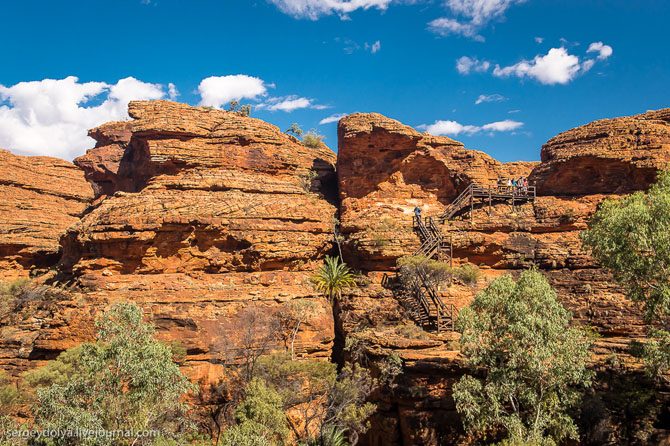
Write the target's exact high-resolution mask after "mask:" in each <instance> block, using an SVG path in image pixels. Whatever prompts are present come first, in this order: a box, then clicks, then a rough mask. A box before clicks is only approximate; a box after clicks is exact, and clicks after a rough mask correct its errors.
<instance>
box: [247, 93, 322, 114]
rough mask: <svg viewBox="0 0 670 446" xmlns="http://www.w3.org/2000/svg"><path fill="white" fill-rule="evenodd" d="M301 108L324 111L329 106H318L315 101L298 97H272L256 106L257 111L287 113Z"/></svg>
mask: <svg viewBox="0 0 670 446" xmlns="http://www.w3.org/2000/svg"><path fill="white" fill-rule="evenodd" d="M301 108H311V109H315V110H323V109H326V108H328V106H326V105H320V104H316V103H315V102H314V99H310V98H304V97H300V96H297V95H291V96H283V97H281V96H280V97H272V98H269V99H268V100H267V101H265V102H263V103H261V104H259V105H257V106H256V109H257V110H270V111H283V112H287V113H290V112H292V111H294V110H299V109H301Z"/></svg>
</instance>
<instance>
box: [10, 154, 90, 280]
mask: <svg viewBox="0 0 670 446" xmlns="http://www.w3.org/2000/svg"><path fill="white" fill-rule="evenodd" d="M0 195H2V200H1V201H0V280H2V281H8V280H11V279H13V278H17V277H24V276H27V275H28V274H29V273H30V270H31V269H34V268H38V269H41V268H48V267H51V266H53V265H55V264H56V263H57V262H58V259H59V252H60V245H59V238H60V237H61V235H63V234H64V233H65V230H66V229H67V228H68V227H69V226H71V225H73V224H74V223H76V222H77V221H78V219H79V217H80V216H81V215H82V213H83V212H84V210H85V209H86V207H87V205H88V203H89V202H90V201H91V199H92V198H93V191H92V190H91V187H90V186H89V184H88V183H87V182H86V180H85V179H84V175H83V173H82V172H81V171H80V170H79V169H77V168H76V167H75V166H74V165H72V164H71V163H68V162H66V161H63V160H60V159H57V158H49V157H41V156H39V157H38V156H18V155H14V154H12V153H10V152H8V151H6V150H0Z"/></svg>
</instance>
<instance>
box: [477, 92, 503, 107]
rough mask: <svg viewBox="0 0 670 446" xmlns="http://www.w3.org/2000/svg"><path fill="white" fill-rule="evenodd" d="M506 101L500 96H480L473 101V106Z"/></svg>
mask: <svg viewBox="0 0 670 446" xmlns="http://www.w3.org/2000/svg"><path fill="white" fill-rule="evenodd" d="M505 100H507V98H506V97H505V96H503V95H501V94H497V93H494V94H480V95H479V97H478V98H477V100H476V101H475V105H479V104H482V103H484V102H502V101H505Z"/></svg>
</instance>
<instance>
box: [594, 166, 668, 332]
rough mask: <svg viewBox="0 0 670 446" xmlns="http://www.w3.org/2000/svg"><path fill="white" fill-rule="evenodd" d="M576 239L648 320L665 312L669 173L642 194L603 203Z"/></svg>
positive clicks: (637, 193)
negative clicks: (641, 309) (588, 249)
mask: <svg viewBox="0 0 670 446" xmlns="http://www.w3.org/2000/svg"><path fill="white" fill-rule="evenodd" d="M582 240H583V242H584V244H585V245H586V246H587V247H589V248H590V249H591V252H592V254H593V256H594V257H595V258H596V260H598V262H600V264H601V265H603V266H604V267H606V268H608V269H610V270H611V271H612V272H613V274H614V276H615V278H616V280H617V281H618V282H620V283H621V284H622V285H623V286H624V287H625V288H626V291H627V294H628V296H629V297H630V298H631V299H632V300H635V301H638V302H643V303H644V305H645V308H646V315H647V318H648V319H649V320H652V319H656V318H660V317H664V316H667V315H668V314H669V313H670V172H665V173H663V174H661V175H660V177H659V180H658V182H657V183H656V184H655V185H654V186H652V188H651V189H650V190H649V192H648V193H644V192H636V193H634V194H632V195H629V196H627V197H625V198H623V199H620V200H616V199H610V200H606V201H605V202H603V203H602V204H601V206H600V208H599V209H598V212H596V213H595V215H594V216H593V217H592V219H591V221H590V222H589V229H588V230H586V231H584V232H583V233H582Z"/></svg>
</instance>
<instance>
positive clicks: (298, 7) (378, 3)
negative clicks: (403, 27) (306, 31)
mask: <svg viewBox="0 0 670 446" xmlns="http://www.w3.org/2000/svg"><path fill="white" fill-rule="evenodd" d="M269 1H270V2H271V3H272V4H274V5H275V6H277V7H278V8H279V10H280V11H282V12H283V13H285V14H288V15H290V16H292V17H295V18H299V19H310V20H318V19H319V18H320V17H322V16H325V15H331V14H339V15H340V16H342V17H343V18H346V17H347V14H349V13H351V12H354V11H356V10H357V9H370V8H377V9H380V10H385V9H386V8H388V6H389V5H390V4H391V3H392V2H393V1H394V0H269Z"/></svg>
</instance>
